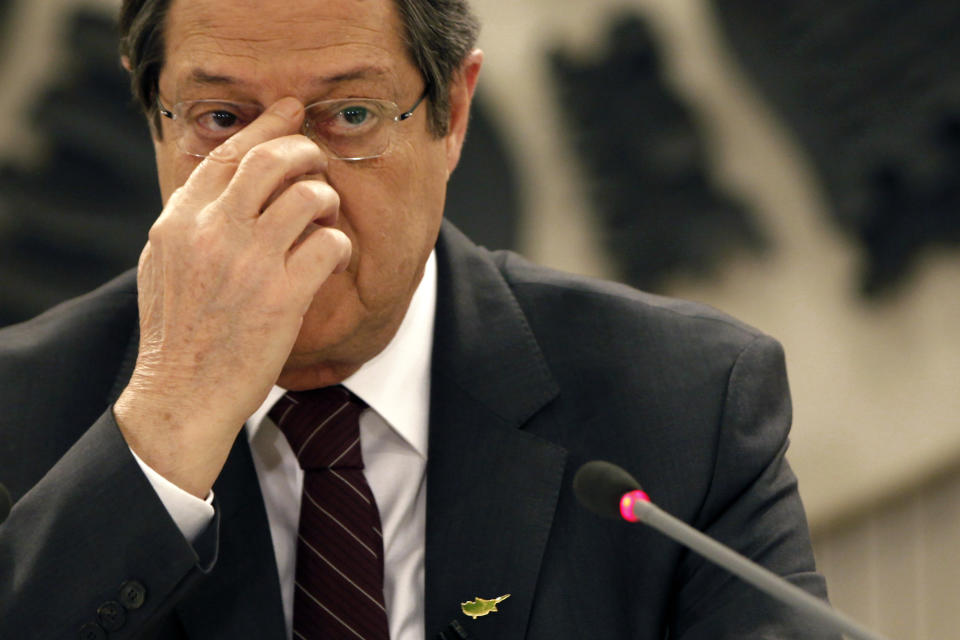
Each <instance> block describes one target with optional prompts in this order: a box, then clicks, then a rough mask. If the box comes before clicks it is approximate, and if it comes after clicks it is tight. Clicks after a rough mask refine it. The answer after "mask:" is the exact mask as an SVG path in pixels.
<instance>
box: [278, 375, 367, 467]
mask: <svg viewBox="0 0 960 640" xmlns="http://www.w3.org/2000/svg"><path fill="white" fill-rule="evenodd" d="M366 407H367V405H366V403H365V402H364V401H363V400H361V399H360V398H358V397H357V396H355V395H353V394H352V393H350V391H349V390H347V389H346V388H345V387H342V386H340V385H336V386H333V387H324V388H322V389H313V390H310V391H288V392H287V393H286V394H285V395H284V396H283V397H282V398H280V399H279V400H278V401H277V403H276V404H275V405H273V408H272V409H271V410H270V418H271V419H272V420H273V421H274V423H275V424H276V425H277V427H279V429H280V430H281V431H282V432H283V435H284V436H286V438H287V441H288V442H289V443H290V447H291V448H292V449H293V452H294V453H295V454H296V456H297V460H298V461H299V462H300V466H301V467H302V468H303V469H305V470H311V469H314V470H315V469H363V456H362V454H361V452H360V414H361V413H362V412H363V410H364V409H366Z"/></svg>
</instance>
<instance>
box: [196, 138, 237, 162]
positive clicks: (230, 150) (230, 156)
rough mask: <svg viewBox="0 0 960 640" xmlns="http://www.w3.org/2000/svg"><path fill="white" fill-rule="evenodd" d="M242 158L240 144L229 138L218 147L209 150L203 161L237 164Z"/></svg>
mask: <svg viewBox="0 0 960 640" xmlns="http://www.w3.org/2000/svg"><path fill="white" fill-rule="evenodd" d="M242 159H243V151H242V150H241V148H240V144H239V143H238V142H237V141H236V140H234V139H233V138H230V139H229V140H227V141H226V142H224V143H223V144H221V145H220V146H219V147H217V148H215V149H214V150H213V151H211V152H210V153H209V154H208V155H207V157H206V158H205V159H204V162H214V163H217V164H239V163H240V161H241V160H242Z"/></svg>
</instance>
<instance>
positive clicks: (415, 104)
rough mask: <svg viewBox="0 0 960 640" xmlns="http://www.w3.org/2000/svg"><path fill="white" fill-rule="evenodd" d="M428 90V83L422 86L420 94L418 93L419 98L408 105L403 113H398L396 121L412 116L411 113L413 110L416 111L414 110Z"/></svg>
mask: <svg viewBox="0 0 960 640" xmlns="http://www.w3.org/2000/svg"><path fill="white" fill-rule="evenodd" d="M429 92H430V85H429V84H428V85H427V86H425V87H424V88H423V93H421V94H420V98H419V99H418V100H417V101H416V102H414V103H413V106H412V107H410V108H409V109H407V110H406V111H404V112H403V113H401V114H400V115H398V116H397V122H402V121H403V120H406V119H407V118H409V117H410V116H412V115H413V112H414V111H416V110H417V107H419V106H420V103H421V102H423V101H424V99H426V97H427V94H428V93H429Z"/></svg>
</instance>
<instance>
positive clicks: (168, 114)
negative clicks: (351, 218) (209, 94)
mask: <svg viewBox="0 0 960 640" xmlns="http://www.w3.org/2000/svg"><path fill="white" fill-rule="evenodd" d="M429 93H430V85H429V83H428V84H427V85H426V86H425V87H424V88H423V92H422V93H421V94H420V97H419V98H417V101H416V102H414V103H413V106H412V107H410V108H409V109H407V110H406V111H404V112H402V113H400V114H398V115H396V116H394V117H393V119H392V120H390V122H403V121H404V120H407V119H409V118H410V117H411V116H413V112H414V111H416V110H417V107H419V106H420V103H421V102H423V101H424V100H426V98H427V95H429ZM352 99H353V100H368V101H373V102H383V103H387V104H390V105H393V107H395V108H396V109H397V110H399V109H400V106H399V105H398V104H397V103H396V102H392V101H390V100H379V99H376V98H342V99H339V98H335V99H332V100H317V101H316V102H311V103H310V104H308V105H305V106H304V111H306V110H307V109H310V107H313V106H314V105H318V104H322V103H325V102H339V101H342V100H345V101H350V100H352ZM197 102H222V103H224V104H237V105H243V104H247V105H250V104H251V103H243V102H234V101H232V100H216V99H212V98H211V99H209V100H184V101H182V102H178V103H176V104H174V105H173V109H176V108H177V107H178V106H179V105H182V104H193V103H197ZM157 108H158V109H159V111H160V115H162V116H163V117H165V118H168V119H169V120H171V121H173V122H175V121H176V120H177V119H178V116H177V114H176V113H174V112H173V110H172V109H168V108H167V107H165V106H164V105H163V102H161V101H160V92H159V91H158V92H157ZM260 115H263V111H261V112H260ZM257 117H259V116H257ZM237 133H239V131H238V132H237ZM234 135H236V133H234V134H232V135H231V136H230V138H232V137H233V136H234ZM230 138H227V139H226V140H229V139H230ZM226 140H224V142H226ZM220 144H223V142H221V143H220ZM178 146H179V145H178ZM388 147H389V145H388ZM214 148H216V147H214ZM181 151H183V152H184V153H186V154H187V155H190V156H194V157H196V158H205V157H207V156H206V155H199V154H196V153H190V152H189V151H185V150H184V149H183V148H182V147H181ZM211 151H212V149H211ZM386 152H387V149H386V148H385V149H384V150H383V151H381V152H380V153H378V154H376V155H371V156H359V157H349V158H345V157H341V156H338V155H333V156H332V157H333V158H336V159H337V160H343V161H344V162H360V161H361V160H373V159H374V158H380V157H382V156H383V155H384V154H385V153H386Z"/></svg>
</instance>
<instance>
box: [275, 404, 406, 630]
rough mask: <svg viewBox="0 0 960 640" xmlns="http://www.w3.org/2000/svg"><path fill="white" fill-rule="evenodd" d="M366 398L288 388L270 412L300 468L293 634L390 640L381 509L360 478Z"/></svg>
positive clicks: (361, 472) (365, 482)
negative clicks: (386, 606) (301, 490)
mask: <svg viewBox="0 0 960 640" xmlns="http://www.w3.org/2000/svg"><path fill="white" fill-rule="evenodd" d="M365 408H366V404H364V402H363V400H361V399H360V398H358V397H356V396H355V395H353V394H352V393H350V392H349V391H348V390H347V389H345V388H344V387H341V386H335V387H326V388H323V389H315V390H313V391H298V392H288V393H287V394H286V395H285V396H283V397H282V398H281V399H280V400H279V401H277V404H276V405H274V407H273V409H271V410H270V417H271V418H272V419H273V421H274V422H275V423H276V424H277V426H278V427H280V430H281V431H283V433H284V435H285V436H286V437H287V441H288V442H289V443H290V446H291V447H292V448H293V452H294V453H295V454H296V455H297V459H298V460H299V461H300V466H301V467H302V468H303V471H304V474H303V498H302V501H301V505H300V529H299V532H298V537H299V539H298V542H297V569H296V582H295V588H294V598H293V637H294V638H301V639H302V640H341V639H342V640H354V639H356V638H362V639H363V640H389V638H390V632H389V631H388V627H387V613H386V609H385V608H384V601H383V536H382V533H381V528H380V513H379V512H378V511H377V503H376V501H375V500H374V498H373V493H371V492H370V486H369V485H368V484H367V481H366V479H365V478H364V477H363V456H362V454H361V452H360V421H359V419H360V413H361V412H362V411H363V410H364V409H365Z"/></svg>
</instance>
